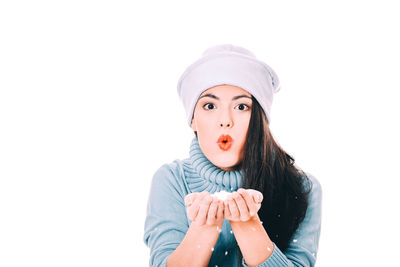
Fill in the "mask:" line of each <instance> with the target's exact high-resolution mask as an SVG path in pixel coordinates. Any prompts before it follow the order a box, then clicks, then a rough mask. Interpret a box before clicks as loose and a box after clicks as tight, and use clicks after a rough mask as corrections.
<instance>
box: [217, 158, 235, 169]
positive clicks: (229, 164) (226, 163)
mask: <svg viewBox="0 0 400 267" xmlns="http://www.w3.org/2000/svg"><path fill="white" fill-rule="evenodd" d="M213 164H214V165H215V166H217V167H218V168H220V169H229V170H232V169H236V168H237V166H238V164H239V162H238V160H236V159H235V160H227V159H226V158H225V159H224V160H217V161H216V162H215V163H214V162H213Z"/></svg>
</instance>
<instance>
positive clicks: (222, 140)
mask: <svg viewBox="0 0 400 267" xmlns="http://www.w3.org/2000/svg"><path fill="white" fill-rule="evenodd" d="M217 143H218V146H219V148H220V149H221V150H223V151H227V150H228V149H229V148H231V146H232V137H231V136H230V135H229V134H227V135H221V136H220V137H219V138H218V141H217Z"/></svg>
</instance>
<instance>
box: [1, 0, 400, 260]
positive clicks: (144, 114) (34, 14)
mask: <svg viewBox="0 0 400 267" xmlns="http://www.w3.org/2000/svg"><path fill="white" fill-rule="evenodd" d="M395 2H396V1H86V0H85V1H82V0H80V1H2V2H1V4H0V178H1V180H0V266H148V258H149V256H148V255H149V249H148V248H147V247H146V246H145V245H144V242H143V226H144V219H145V209H146V202H147V197H148V193H149V186H150V182H151V178H152V175H153V174H154V172H155V171H156V170H157V168H159V167H160V166H161V165H162V164H164V163H168V162H171V161H173V160H175V159H183V158H185V157H187V156H188V152H189V144H190V141H191V139H192V136H193V134H192V132H191V130H190V128H189V127H188V125H187V124H186V120H185V114H184V109H183V106H182V104H181V102H180V100H179V98H178V95H177V93H176V84H177V82H178V79H179V77H180V75H181V74H182V72H183V71H184V69H185V68H186V67H187V66H188V65H189V64H191V63H192V62H193V61H194V60H196V59H197V58H198V57H199V56H200V55H201V53H202V52H203V51H204V50H205V49H206V48H208V47H210V46H212V45H216V44H222V43H232V44H234V45H239V46H243V47H245V48H247V49H249V50H250V51H252V52H253V53H254V54H255V55H256V56H257V57H258V58H259V59H261V60H263V61H265V62H266V63H267V64H269V65H270V66H272V67H273V68H274V69H275V71H276V72H277V74H278V75H279V77H280V80H281V84H282V89H281V91H280V92H278V93H277V94H276V96H275V99H274V104H273V107H272V124H271V129H272V132H273V134H274V136H275V138H276V139H277V141H278V142H279V143H280V144H281V146H282V147H283V148H284V149H285V150H286V151H287V152H288V153H289V154H291V155H292V156H293V157H294V158H295V159H296V163H297V165H299V166H300V167H301V168H302V169H303V170H305V171H307V172H310V173H312V174H314V176H315V177H317V179H319V181H320V183H321V184H322V187H323V210H322V232H321V238H320V247H319V252H318V260H317V266H394V265H396V264H399V263H398V248H399V245H398V243H399V239H400V234H399V228H398V227H399V225H400V220H399V218H398V216H397V215H396V213H398V206H397V205H396V203H399V196H398V192H397V191H398V190H397V186H398V182H397V181H398V180H399V178H400V175H399V172H398V167H397V166H398V159H399V156H398V150H399V141H398V136H399V134H400V133H399V127H398V126H397V124H398V122H399V119H398V116H399V114H400V112H399V108H398V107H396V106H398V102H399V100H400V99H399V94H398V91H399V90H400V82H399V62H400V53H399V47H400V41H399V39H398V36H399V25H400V17H399V9H398V8H397V7H396V3H395ZM396 165H397V166H396Z"/></svg>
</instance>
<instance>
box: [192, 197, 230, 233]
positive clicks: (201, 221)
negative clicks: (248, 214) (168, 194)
mask: <svg viewBox="0 0 400 267" xmlns="http://www.w3.org/2000/svg"><path fill="white" fill-rule="evenodd" d="M185 205H186V212H187V215H188V218H189V220H191V221H192V223H194V224H195V225H197V226H203V225H208V226H217V229H221V228H222V224H223V221H224V203H223V202H222V201H221V200H219V199H218V198H216V197H213V196H211V195H210V193H209V192H207V191H203V192H201V193H197V192H196V193H191V194H188V195H187V196H186V197H185ZM218 227H219V228H218Z"/></svg>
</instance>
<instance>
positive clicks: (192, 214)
mask: <svg viewBox="0 0 400 267" xmlns="http://www.w3.org/2000/svg"><path fill="white" fill-rule="evenodd" d="M186 212H187V217H188V219H189V220H191V221H193V220H194V218H196V216H197V213H198V212H199V205H198V204H197V205H195V204H193V205H191V206H190V207H188V208H187V209H186Z"/></svg>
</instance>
